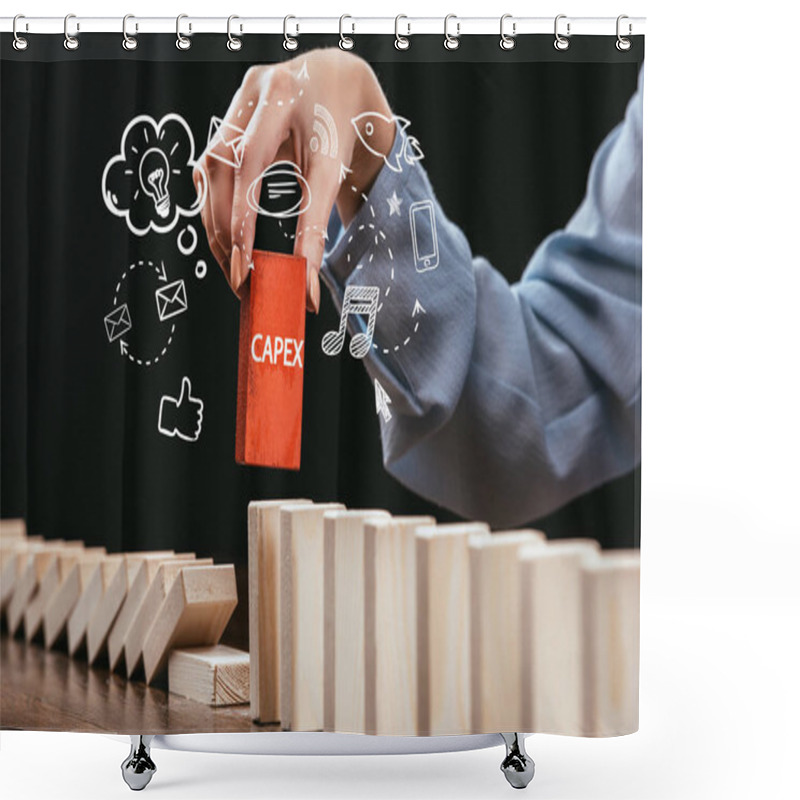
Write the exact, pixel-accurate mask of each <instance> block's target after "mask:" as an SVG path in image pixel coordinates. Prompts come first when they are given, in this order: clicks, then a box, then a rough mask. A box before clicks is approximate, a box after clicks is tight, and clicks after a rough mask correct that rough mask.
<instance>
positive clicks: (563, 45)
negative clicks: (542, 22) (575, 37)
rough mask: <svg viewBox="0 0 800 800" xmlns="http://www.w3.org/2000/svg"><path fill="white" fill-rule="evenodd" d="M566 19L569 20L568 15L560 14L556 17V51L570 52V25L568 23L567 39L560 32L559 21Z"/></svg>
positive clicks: (554, 45)
mask: <svg viewBox="0 0 800 800" xmlns="http://www.w3.org/2000/svg"><path fill="white" fill-rule="evenodd" d="M566 18H567V15H566V14H559V15H558V16H557V17H556V21H555V25H554V28H553V30H554V33H555V36H556V39H555V41H554V42H553V47H555V48H556V50H569V38H567V37H569V35H570V30H569V28H570V23H569V22H567V36H566V37H564V36H562V35H561V34H560V33H559V32H558V21H559V20H561V19H566Z"/></svg>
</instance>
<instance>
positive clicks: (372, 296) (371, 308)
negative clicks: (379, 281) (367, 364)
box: [322, 286, 380, 358]
mask: <svg viewBox="0 0 800 800" xmlns="http://www.w3.org/2000/svg"><path fill="white" fill-rule="evenodd" d="M379 299H380V289H379V288H378V287H377V286H348V287H347V288H346V289H345V290H344V300H343V301H342V314H341V317H340V319H339V329H338V330H335V331H328V332H327V333H326V334H325V335H324V336H323V337H322V352H323V353H325V355H326V356H336V355H339V353H341V352H342V346H343V345H344V334H345V330H346V328H347V317H348V316H349V315H350V314H366V315H367V330H366V331H362V332H360V333H357V334H356V335H355V336H353V337H352V338H351V339H350V355H351V356H353V358H364V356H365V355H366V354H367V353H368V352H369V349H370V347H372V336H373V334H374V333H375V318H376V317H377V316H378V300H379Z"/></svg>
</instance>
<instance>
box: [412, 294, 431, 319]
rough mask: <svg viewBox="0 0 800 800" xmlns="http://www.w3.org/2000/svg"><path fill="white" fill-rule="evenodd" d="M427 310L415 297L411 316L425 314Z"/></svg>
mask: <svg viewBox="0 0 800 800" xmlns="http://www.w3.org/2000/svg"><path fill="white" fill-rule="evenodd" d="M427 313H428V312H427V311H426V310H425V309H424V308H423V307H422V303H420V301H419V298H416V299H415V301H414V310H413V311H412V312H411V316H412V317H416V316H417V314H427Z"/></svg>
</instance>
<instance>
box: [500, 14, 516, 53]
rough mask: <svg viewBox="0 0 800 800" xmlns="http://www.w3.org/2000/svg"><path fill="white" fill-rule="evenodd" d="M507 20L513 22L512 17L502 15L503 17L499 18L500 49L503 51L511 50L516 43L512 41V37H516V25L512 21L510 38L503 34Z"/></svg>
mask: <svg viewBox="0 0 800 800" xmlns="http://www.w3.org/2000/svg"><path fill="white" fill-rule="evenodd" d="M507 19H510V20H513V17H512V15H511V14H503V16H502V17H500V47H502V48H503V50H513V49H514V46H515V45H516V43H517V42H516V39H514V37H515V36H516V35H517V23H516V22H513V21H512V23H511V36H509V35H508V34H507V33H506V32H505V22H506V20H507Z"/></svg>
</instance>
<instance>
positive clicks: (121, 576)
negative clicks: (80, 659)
mask: <svg viewBox="0 0 800 800" xmlns="http://www.w3.org/2000/svg"><path fill="white" fill-rule="evenodd" d="M170 555H174V551H172V550H152V551H138V552H132V553H123V554H122V565H121V566H119V567H113V566H112V567H111V568H110V569H105V570H104V571H103V574H102V580H103V596H102V598H101V600H100V602H99V603H98V604H97V607H96V608H95V610H94V612H93V613H92V615H91V617H90V619H89V623H88V625H87V627H86V658H87V661H88V663H89V665H90V666H91V665H92V664H94V662H95V661H96V660H97V658H98V657H99V656H100V653H101V652H102V650H103V645H105V644H106V643H107V641H108V635H109V633H110V632H111V628H112V626H113V624H114V622H115V620H116V619H117V615H118V614H119V612H120V609H121V608H122V604H123V603H124V601H125V597H126V596H127V594H128V588H129V586H130V584H131V583H132V582H133V579H134V577H135V573H136V570H137V569H138V568H139V566H140V565H141V563H142V561H144V560H145V559H148V558H149V559H154V558H164V557H167V556H170ZM123 642H124V640H123Z"/></svg>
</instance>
